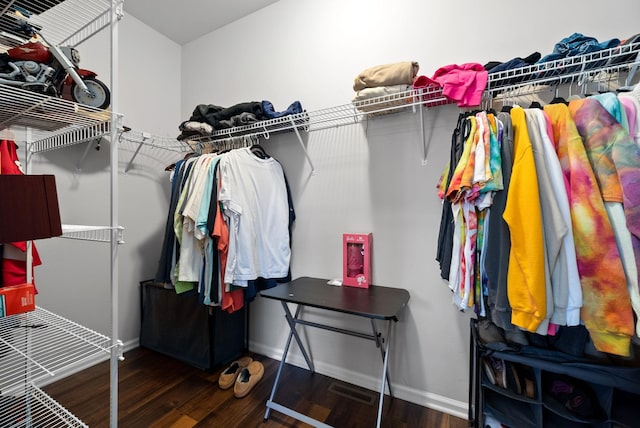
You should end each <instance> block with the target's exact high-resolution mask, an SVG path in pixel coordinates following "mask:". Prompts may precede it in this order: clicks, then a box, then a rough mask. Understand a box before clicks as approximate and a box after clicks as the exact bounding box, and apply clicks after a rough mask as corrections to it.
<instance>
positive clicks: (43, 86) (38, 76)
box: [0, 23, 111, 109]
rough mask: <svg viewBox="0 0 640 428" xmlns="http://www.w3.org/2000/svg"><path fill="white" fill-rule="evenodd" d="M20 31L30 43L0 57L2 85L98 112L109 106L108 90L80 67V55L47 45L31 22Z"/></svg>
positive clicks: (25, 24) (94, 74) (92, 73)
mask: <svg viewBox="0 0 640 428" xmlns="http://www.w3.org/2000/svg"><path fill="white" fill-rule="evenodd" d="M19 30H20V31H21V32H22V33H24V34H26V35H27V36H28V37H30V38H31V40H28V41H26V40H25V41H24V43H22V44H21V45H19V46H16V47H13V48H11V49H9V50H8V51H7V52H6V53H2V54H0V84H4V85H10V86H15V87H18V88H22V89H26V90H29V91H33V92H38V93H42V94H46V95H51V96H54V97H63V98H67V99H69V98H70V99H71V100H72V101H75V102H77V103H79V104H83V105H86V106H90V107H96V108H99V109H104V108H106V107H108V106H109V103H110V102H111V94H110V92H109V88H108V87H107V85H105V84H104V83H103V82H101V81H100V80H98V79H96V76H97V74H96V73H94V72H93V71H90V70H85V69H82V68H79V67H78V64H79V63H80V53H79V52H78V51H77V50H76V49H75V48H73V47H68V46H57V45H53V44H50V43H48V42H47V41H46V39H45V38H44V37H43V36H42V33H41V32H40V31H39V30H38V29H37V28H35V27H33V26H31V25H29V24H28V23H22V24H21V25H20V27H19Z"/></svg>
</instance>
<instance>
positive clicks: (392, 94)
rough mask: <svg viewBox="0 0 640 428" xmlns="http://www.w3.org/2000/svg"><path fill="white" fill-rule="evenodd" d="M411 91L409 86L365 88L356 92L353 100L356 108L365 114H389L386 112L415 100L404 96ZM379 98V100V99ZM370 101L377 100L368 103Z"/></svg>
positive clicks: (409, 95)
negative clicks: (388, 109)
mask: <svg viewBox="0 0 640 428" xmlns="http://www.w3.org/2000/svg"><path fill="white" fill-rule="evenodd" d="M410 89H411V86H409V85H392V86H378V87H375V88H364V89H361V90H359V91H357V92H356V94H355V96H354V97H353V99H352V100H351V101H352V102H353V104H354V105H355V106H356V108H357V109H358V110H360V111H363V112H376V111H377V110H382V111H379V112H376V113H375V114H383V113H388V112H389V111H384V110H385V109H387V108H390V107H397V106H402V105H405V104H408V103H410V102H411V101H412V100H413V96H412V95H411V94H408V95H405V96H403V94H404V93H405V92H407V91H409V90H410ZM381 97H382V98H381ZM384 97H388V99H386V98H384ZM378 98H379V99H378ZM368 100H375V101H372V102H370V103H367V101H368Z"/></svg>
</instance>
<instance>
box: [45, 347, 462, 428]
mask: <svg viewBox="0 0 640 428" xmlns="http://www.w3.org/2000/svg"><path fill="white" fill-rule="evenodd" d="M251 356H252V357H253V359H255V360H259V361H261V362H262V363H263V364H264V367H265V375H264V378H263V379H262V381H260V382H259V383H258V384H257V385H256V386H255V387H254V389H253V390H252V391H251V393H250V394H249V395H248V396H247V397H245V398H242V399H237V398H235V397H234V396H233V389H229V390H224V391H223V390H221V389H220V388H219V387H218V376H219V374H220V372H221V371H222V370H223V369H224V367H223V368H221V369H219V370H217V371H215V372H212V373H209V372H206V371H202V370H199V369H197V368H194V367H191V366H189V365H187V364H184V363H182V362H180V361H177V360H175V359H172V358H169V357H167V356H164V355H161V354H159V353H156V352H153V351H151V350H148V349H145V348H136V349H134V350H132V351H130V352H127V353H126V354H125V360H124V361H123V362H122V363H121V364H120V368H119V400H118V408H119V414H118V426H119V427H122V428H147V427H153V428H203V427H221V428H234V427H238V428H240V427H242V428H247V427H261V428H293V427H307V426H308V425H306V424H304V423H302V422H299V421H296V420H294V419H293V418H290V417H288V416H285V415H283V414H281V413H278V412H275V411H272V412H271V415H270V417H269V419H268V421H266V422H264V420H263V418H264V412H265V403H266V401H267V400H268V398H269V394H270V393H271V387H272V385H273V381H274V379H275V375H276V371H277V369H278V363H279V362H278V361H275V360H272V359H270V358H266V357H263V356H260V355H252V354H251ZM44 390H45V391H46V392H47V393H48V394H49V395H50V396H51V397H52V398H54V399H55V400H56V401H58V402H59V403H60V404H62V405H63V406H64V407H66V408H67V409H69V410H70V411H71V412H72V413H73V414H75V415H76V416H77V417H79V418H80V419H81V420H82V421H83V422H85V423H86V424H88V425H89V426H90V427H92V428H98V427H108V426H109V365H108V362H105V363H101V364H98V365H96V366H94V367H91V368H89V369H87V370H84V371H82V372H80V373H77V374H75V375H73V376H70V377H68V378H65V379H62V380H60V381H58V382H56V383H53V384H51V385H48V386H47V387H45V388H44ZM349 391H355V392H349ZM372 397H373V399H372V402H371V403H368V401H369V400H368V399H369V398H372ZM276 401H277V402H279V403H280V404H283V405H285V406H288V407H292V408H294V409H295V410H297V411H299V412H301V413H304V414H307V415H309V416H311V417H313V418H315V419H318V420H322V421H324V422H325V423H327V424H329V425H333V426H336V427H350V428H360V427H367V428H369V427H374V426H375V423H376V416H377V404H378V402H377V396H376V394H375V392H373V391H369V390H367V389H362V388H359V387H356V386H353V385H350V384H347V383H344V382H340V381H337V380H335V379H332V378H329V377H327V376H323V375H320V374H317V373H316V374H310V373H309V372H308V371H307V370H304V369H301V368H299V367H295V366H292V365H289V364H287V365H285V367H284V369H283V371H282V375H281V378H280V386H279V389H278V393H277V395H276ZM382 426H383V427H392V428H421V427H428V428H432V427H433V428H466V427H467V426H468V422H467V421H466V420H464V419H460V418H456V417H454V416H450V415H447V414H443V413H440V412H436V411H434V410H431V409H427V408H426V407H422V406H418V405H416V404H413V403H409V402H406V401H403V400H400V399H396V398H394V399H391V398H390V397H388V396H387V397H385V402H384V408H383V420H382Z"/></svg>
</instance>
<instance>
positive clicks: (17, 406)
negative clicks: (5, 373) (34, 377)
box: [0, 384, 88, 428]
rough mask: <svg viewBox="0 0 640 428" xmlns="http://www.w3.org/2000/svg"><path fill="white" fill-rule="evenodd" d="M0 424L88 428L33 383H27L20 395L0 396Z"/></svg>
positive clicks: (20, 426)
mask: <svg viewBox="0 0 640 428" xmlns="http://www.w3.org/2000/svg"><path fill="white" fill-rule="evenodd" d="M0 426H2V427H11V428H23V427H24V428H30V427H47V428H62V427H72V428H88V425H86V424H84V423H83V422H82V421H80V419H78V418H77V417H75V416H74V415H73V414H72V413H70V412H69V411H68V410H66V409H65V408H64V407H63V406H61V405H60V403H58V402H57V401H55V400H54V399H53V398H51V397H49V396H48V395H47V394H46V393H45V392H43V391H42V390H41V389H40V388H38V387H37V386H35V385H33V384H28V385H27V387H26V388H25V390H24V393H23V394H21V395H16V396H10V397H4V396H0Z"/></svg>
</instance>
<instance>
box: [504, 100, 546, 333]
mask: <svg viewBox="0 0 640 428" xmlns="http://www.w3.org/2000/svg"><path fill="white" fill-rule="evenodd" d="M511 121H512V122H513V133H514V139H513V151H514V154H513V172H512V173H511V182H510V184H509V194H508V196H507V204H506V207H505V210H504V214H503V218H504V220H505V222H506V223H507V225H508V226H509V231H510V234H511V252H510V254H509V270H508V273H507V295H508V297H509V304H510V305H511V310H512V314H511V322H512V323H513V324H514V325H517V326H519V327H521V328H524V329H525V330H528V331H532V332H535V331H536V329H537V328H538V326H539V325H540V323H541V322H542V320H543V319H544V318H545V316H546V312H547V308H546V287H545V272H544V269H545V263H544V238H543V231H542V212H541V210H540V199H539V193H538V179H537V176H536V166H535V163H534V159H533V150H532V148H531V141H530V139H529V133H528V131H527V123H526V119H525V115H524V111H523V110H522V108H520V107H515V108H513V109H512V110H511Z"/></svg>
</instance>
